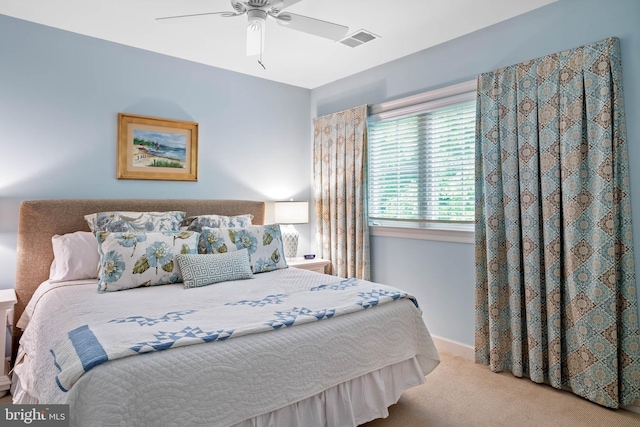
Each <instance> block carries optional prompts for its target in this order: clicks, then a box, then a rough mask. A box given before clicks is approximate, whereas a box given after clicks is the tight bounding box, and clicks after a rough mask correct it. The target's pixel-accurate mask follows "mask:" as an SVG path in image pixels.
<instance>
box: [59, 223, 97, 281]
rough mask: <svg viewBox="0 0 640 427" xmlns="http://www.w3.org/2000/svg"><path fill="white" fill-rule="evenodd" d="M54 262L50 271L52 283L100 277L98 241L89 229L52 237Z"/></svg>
mask: <svg viewBox="0 0 640 427" xmlns="http://www.w3.org/2000/svg"><path fill="white" fill-rule="evenodd" d="M51 245H52V246H53V263H52V264H51V270H50V271H49V281H50V282H51V283H57V282H64V281H66V280H81V279H95V278H96V277H98V264H99V263H100V255H99V254H98V242H97V241H96V236H94V235H93V233H90V232H88V231H76V232H75V233H68V234H64V235H62V236H59V235H57V234H56V235H55V236H53V237H52V238H51Z"/></svg>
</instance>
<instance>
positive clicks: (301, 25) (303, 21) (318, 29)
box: [274, 12, 349, 41]
mask: <svg viewBox="0 0 640 427" xmlns="http://www.w3.org/2000/svg"><path fill="white" fill-rule="evenodd" d="M274 18H276V20H277V21H278V24H280V25H282V26H284V27H288V28H291V29H293V30H297V31H302V32H303V33H309V34H313V35H314V36H319V37H324V38H326V39H330V40H334V41H335V40H340V39H342V38H343V37H344V36H346V35H347V32H348V31H349V27H345V26H344V25H339V24H334V23H332V22H327V21H322V20H320V19H315V18H309V17H308V16H303V15H296V14H295V13H289V12H287V13H281V14H279V15H278V16H274Z"/></svg>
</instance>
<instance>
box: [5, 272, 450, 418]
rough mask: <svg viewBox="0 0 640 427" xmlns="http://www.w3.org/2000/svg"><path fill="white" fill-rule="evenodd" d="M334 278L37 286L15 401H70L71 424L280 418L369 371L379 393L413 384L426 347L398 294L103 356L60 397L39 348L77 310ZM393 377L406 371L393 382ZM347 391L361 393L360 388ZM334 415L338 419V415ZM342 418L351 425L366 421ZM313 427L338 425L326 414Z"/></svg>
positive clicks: (59, 333) (417, 316)
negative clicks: (111, 288) (317, 316)
mask: <svg viewBox="0 0 640 427" xmlns="http://www.w3.org/2000/svg"><path fill="white" fill-rule="evenodd" d="M335 281H336V278H335V277H333V276H326V275H322V274H318V273H314V272H309V271H305V270H300V269H282V270H276V271H273V272H270V273H262V274H258V275H255V276H254V279H251V280H246V281H236V282H223V283H219V284H216V285H212V286H207V287H203V288H197V289H189V290H185V289H184V288H183V286H182V285H181V284H174V285H165V286H159V287H153V288H139V289H132V290H127V291H122V292H113V293H108V294H98V293H97V292H96V281H95V280H93V281H75V282H66V283H61V284H55V285H52V284H49V283H48V282H45V283H44V284H43V285H41V286H40V287H39V288H38V290H37V291H36V293H35V294H34V296H33V298H32V300H31V302H30V303H29V305H28V306H27V308H26V310H25V313H24V314H23V316H22V318H21V319H20V322H19V323H18V326H19V327H25V332H24V334H23V337H22V339H21V341H20V344H21V345H20V350H19V356H18V359H17V362H16V366H15V373H16V375H17V377H18V378H19V384H20V390H19V393H16V395H15V396H18V397H20V396H22V397H23V399H24V401H27V399H32V400H34V401H38V402H41V403H50V404H51V403H67V404H69V405H70V414H71V422H72V425H96V426H98V425H104V426H108V425H136V426H147V425H148V426H153V425H159V424H161V425H176V426H179V425H216V426H218V425H220V426H231V425H236V424H239V423H243V422H246V421H247V420H252V419H256V417H259V416H263V415H267V414H271V415H269V416H274V414H277V413H280V414H282V413H283V412H282V411H286V409H285V408H289V410H290V409H291V408H292V405H295V404H298V405H299V406H300V405H302V406H304V405H305V404H309V405H311V406H313V405H315V404H314V403H312V402H318V400H317V399H318V398H319V396H322V395H323V393H325V395H326V396H334V398H335V396H336V393H341V392H342V393H343V394H344V393H346V395H350V394H351V393H352V392H353V391H352V388H353V387H357V386H355V385H354V384H357V381H374V382H375V381H376V380H375V379H373V380H372V378H381V377H384V376H385V375H386V376H387V377H389V376H390V377H391V379H388V381H387V382H386V384H388V387H387V385H385V381H382V382H381V384H382V386H380V387H378V390H382V391H384V390H385V389H386V388H389V389H390V390H391V389H396V388H398V389H400V392H401V390H402V389H404V388H406V387H409V386H412V385H416V384H417V383H419V382H420V381H419V377H418V379H416V372H418V373H420V374H421V375H422V376H424V375H426V374H428V373H429V372H431V371H432V370H433V369H434V368H435V367H436V366H437V364H438V361H439V359H438V355H437V351H436V349H435V347H434V345H433V342H432V340H431V337H430V335H429V332H428V330H427V328H426V326H425V324H424V322H423V320H422V316H421V312H420V310H419V309H418V308H417V307H416V305H415V304H414V302H413V301H412V300H411V299H408V298H403V299H398V300H395V301H393V302H390V303H387V304H380V305H377V306H375V307H371V308H369V309H363V310H360V311H357V312H353V313H349V314H345V315H341V316H336V317H333V318H330V319H326V320H321V321H315V322H311V323H305V324H300V325H297V326H294V327H283V328H279V329H277V330H275V329H274V330H271V331H268V332H261V333H252V334H247V335H242V336H238V337H235V338H232V339H226V340H223V341H215V342H207V343H203V344H195V345H186V346H182V347H177V348H169V349H166V350H162V351H156V352H151V353H145V354H140V355H136V356H131V357H122V358H119V359H116V360H109V361H107V362H105V363H103V364H100V365H98V366H95V367H93V368H92V369H90V370H87V372H85V373H84V374H83V375H81V376H80V377H79V378H78V379H77V381H76V382H75V383H74V384H73V386H72V387H70V389H69V390H68V391H66V392H65V391H64V390H62V389H61V388H60V387H59V386H58V385H57V384H56V382H55V380H54V378H55V376H56V374H57V373H58V372H59V367H57V366H56V364H55V361H54V358H53V357H52V356H51V354H50V353H49V351H48V350H49V349H51V348H54V347H55V346H56V345H57V343H59V341H60V340H64V339H66V336H65V334H66V333H67V332H66V331H68V330H69V328H70V327H72V326H75V325H78V324H79V323H82V320H81V319H82V318H83V316H90V317H92V318H94V317H96V316H97V317H100V316H103V315H104V316H112V315H113V314H114V313H121V312H122V307H133V308H136V309H137V310H138V311H139V308H140V307H145V308H148V307H150V306H152V307H155V306H154V304H159V303H158V301H173V302H174V304H175V306H181V305H183V304H185V303H189V301H190V300H191V299H193V300H194V301H196V300H197V301H203V300H211V299H212V298H213V299H215V298H218V296H220V298H224V297H225V295H226V296H228V295H230V294H233V295H234V296H235V297H236V298H237V299H242V298H245V297H246V298H249V299H250V298H251V295H252V292H254V291H256V290H260V289H262V290H264V289H269V292H270V293H273V294H280V293H287V292H290V291H291V290H292V289H294V288H295V289H299V288H306V289H310V288H313V287H318V286H323V285H327V284H329V283H332V282H335ZM164 308H166V307H159V308H158V310H159V311H162V310H163V309H164ZM52 319H56V322H57V323H52ZM52 325H57V326H52ZM411 366H413V367H414V369H411V368H410V367H411ZM407 367H409V368H407ZM396 372H409V373H408V374H407V375H406V376H404V377H403V375H402V374H398V375H399V376H398V377H397V378H396V379H395V380H394V379H393V377H394V373H396ZM354 381H355V382H354ZM341 387H342V391H341ZM345 387H346V388H345ZM371 387H373V386H371ZM367 388H368V387H365V389H367ZM372 389H373V388H372ZM356 390H357V388H356ZM357 394H358V395H360V396H366V392H363V391H362V389H361V391H360V392H357ZM389 395H390V397H386V398H385V399H383V400H384V402H386V403H380V405H384V406H385V407H384V409H382V408H381V409H380V414H382V416H384V414H385V412H386V406H388V404H389V403H393V401H394V399H395V400H397V398H398V397H399V394H398V392H397V391H396V392H395V393H392V392H390V393H389ZM396 395H397V396H396ZM334 398H331V399H333V400H335V399H334ZM331 399H330V400H331ZM340 399H343V400H344V399H345V397H344V396H343V397H342V398H341V397H338V400H340ZM320 400H321V399H320ZM349 400H350V401H351V400H353V399H352V398H351V397H350V398H349ZM356 400H357V399H356ZM365 400H366V399H365ZM305 402H306V403H305ZM16 403H19V402H16ZM374 406H376V405H374ZM278 411H280V412H278ZM321 412H322V411H321ZM347 412H348V410H347ZM325 413H326V411H325ZM337 413H338V414H341V415H338V416H337V418H338V420H339V421H341V418H343V417H346V416H347V415H346V414H345V413H344V411H343V412H337ZM380 414H379V415H380ZM325 417H326V415H325ZM353 418H354V420H355V421H353V422H355V423H360V422H364V421H368V419H363V418H360V419H357V420H356V418H357V417H355V416H354V417H353ZM365 418H366V416H365ZM317 425H342V424H341V422H338V424H330V423H328V421H327V420H326V419H325V420H324V421H322V422H320V421H318V424H317ZM346 425H351V424H349V423H346Z"/></svg>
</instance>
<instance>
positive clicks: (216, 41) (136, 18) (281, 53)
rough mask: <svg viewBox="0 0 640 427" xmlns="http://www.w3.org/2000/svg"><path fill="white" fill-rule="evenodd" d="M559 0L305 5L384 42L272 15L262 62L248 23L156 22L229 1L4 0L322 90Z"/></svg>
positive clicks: (9, 7)
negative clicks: (298, 27)
mask: <svg viewBox="0 0 640 427" xmlns="http://www.w3.org/2000/svg"><path fill="white" fill-rule="evenodd" d="M554 1H556V0H515V1H514V0H401V1H398V0H395V1H392V0H303V1H300V2H299V3H297V4H294V5H292V6H291V7H289V8H287V9H286V11H287V12H292V13H296V14H300V15H306V16H310V17H312V18H316V19H322V20H325V21H329V22H334V23H337V24H342V25H346V26H348V27H349V33H348V34H351V33H353V32H355V31H357V30H360V29H365V30H368V31H370V32H372V33H374V34H376V35H378V36H380V37H381V38H380V39H377V40H373V41H371V42H369V43H367V44H364V45H361V46H359V47H356V48H350V47H347V46H345V45H343V44H340V43H337V42H333V41H331V40H327V39H324V38H320V37H316V36H312V35H309V34H306V33H301V32H299V31H295V30H292V29H288V28H285V27H283V26H280V25H278V23H277V22H275V21H274V20H273V19H268V21H267V28H266V36H265V52H264V55H263V59H262V62H263V63H264V65H265V66H266V70H265V69H263V68H262V67H261V66H260V65H259V64H258V62H257V57H247V56H245V36H246V25H247V17H246V16H238V17H232V18H223V17H220V16H217V15H210V16H204V17H195V18H186V19H176V20H169V21H156V20H155V18H157V17H164V16H172V15H185V14H192V13H193V14H195V13H203V12H213V11H228V10H232V8H231V5H230V3H229V1H228V0H182V1H180V0H103V1H97V0H93V1H91V0H55V1H52V0H0V14H3V15H8V16H12V17H15V18H20V19H24V20H27V21H32V22H36V23H39V24H44V25H48V26H51V27H56V28H61V29H64V30H67V31H72V32H74V33H78V34H83V35H87V36H91V37H97V38H99V39H104V40H109V41H112V42H116V43H121V44H124V45H129V46H134V47H138V48H141V49H145V50H149V51H153V52H159V53H163V54H166V55H170V56H175V57H177V58H182V59H187V60H190V61H195V62H199V63H203V64H207V65H212V66H215V67H219V68H224V69H228V70H232V71H237V72H239V73H243V74H249V75H252V76H256V77H261V78H265V79H269V80H274V81H277V82H282V83H287V84H291V85H295V86H300V87H303V88H308V89H313V88H316V87H318V86H321V85H324V84H326V83H330V82H332V81H335V80H338V79H340V78H343V77H346V76H349V75H351V74H354V73H357V72H360V71H363V70H366V69H368V68H371V67H374V66H376V65H380V64H383V63H386V62H389V61H393V60H394V59H397V58H400V57H403V56H406V55H409V54H412V53H414V52H417V51H420V50H423V49H426V48H429V47H431V46H434V45H437V44H439V43H443V42H445V41H447V40H451V39H453V38H456V37H459V36H462V35H464V34H468V33H470V32H473V31H476V30H478V29H481V28H484V27H487V26H489V25H493V24H495V23H498V22H500V21H503V20H505V19H509V18H511V17H513V16H516V15H519V14H522V13H525V12H528V11H530V10H533V9H536V8H538V7H541V6H544V5H546V4H549V3H553V2H554Z"/></svg>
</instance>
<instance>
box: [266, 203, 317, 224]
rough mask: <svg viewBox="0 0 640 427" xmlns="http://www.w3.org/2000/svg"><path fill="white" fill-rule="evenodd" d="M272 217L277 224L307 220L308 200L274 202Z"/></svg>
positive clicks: (304, 221)
mask: <svg viewBox="0 0 640 427" xmlns="http://www.w3.org/2000/svg"><path fill="white" fill-rule="evenodd" d="M274 208H275V211H274V219H275V222H277V223H278V224H306V223H308V222H309V202H275V203H274Z"/></svg>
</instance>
